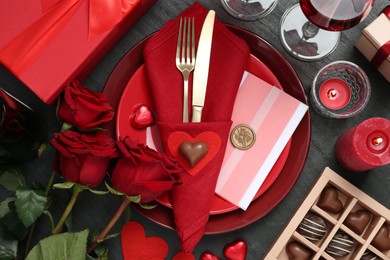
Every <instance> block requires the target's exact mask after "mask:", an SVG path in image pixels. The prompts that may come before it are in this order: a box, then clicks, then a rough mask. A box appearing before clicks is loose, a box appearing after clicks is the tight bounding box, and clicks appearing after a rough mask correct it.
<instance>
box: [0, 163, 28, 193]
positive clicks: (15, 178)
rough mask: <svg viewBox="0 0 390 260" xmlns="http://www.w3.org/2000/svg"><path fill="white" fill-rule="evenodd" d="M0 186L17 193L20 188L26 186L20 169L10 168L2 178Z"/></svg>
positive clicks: (16, 167)
mask: <svg viewBox="0 0 390 260" xmlns="http://www.w3.org/2000/svg"><path fill="white" fill-rule="evenodd" d="M0 184H1V186H3V187H4V188H5V189H7V190H9V191H16V189H17V188H18V187H19V186H22V185H24V178H23V176H22V174H21V169H20V167H18V166H12V167H8V168H7V169H6V170H5V171H4V173H3V174H2V175H1V176H0Z"/></svg>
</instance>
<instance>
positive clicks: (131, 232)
mask: <svg viewBox="0 0 390 260" xmlns="http://www.w3.org/2000/svg"><path fill="white" fill-rule="evenodd" d="M121 244H122V253H123V258H124V259H125V260H134V259H137V260H150V259H154V260H164V259H165V258H166V257H167V255H168V244H167V242H166V241H165V240H164V239H162V238H160V237H156V236H151V237H146V234H145V229H144V227H143V226H142V225H141V224H140V223H138V222H136V221H129V222H127V224H126V225H124V226H123V228H122V232H121Z"/></svg>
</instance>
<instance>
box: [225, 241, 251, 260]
mask: <svg viewBox="0 0 390 260" xmlns="http://www.w3.org/2000/svg"><path fill="white" fill-rule="evenodd" d="M247 251H248V246H247V244H246V242H245V241H244V240H237V241H235V242H233V243H230V244H227V245H226V246H225V247H224V249H223V254H224V255H225V257H226V258H227V259H229V260H245V259H246V253H247Z"/></svg>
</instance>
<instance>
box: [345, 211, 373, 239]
mask: <svg viewBox="0 0 390 260" xmlns="http://www.w3.org/2000/svg"><path fill="white" fill-rule="evenodd" d="M370 220H371V214H370V212H369V211H368V210H366V209H360V210H357V211H355V212H351V213H349V214H348V216H347V218H346V219H345V221H344V223H345V225H346V226H347V227H349V228H350V229H351V230H352V231H353V232H355V233H356V234H358V235H361V234H362V233H363V231H364V229H365V228H366V227H367V225H368V223H369V222H370Z"/></svg>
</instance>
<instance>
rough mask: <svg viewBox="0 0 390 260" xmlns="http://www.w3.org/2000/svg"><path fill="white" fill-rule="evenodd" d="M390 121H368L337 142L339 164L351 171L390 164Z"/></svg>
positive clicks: (349, 131) (336, 150) (378, 119)
mask: <svg viewBox="0 0 390 260" xmlns="http://www.w3.org/2000/svg"><path fill="white" fill-rule="evenodd" d="M389 142H390V120H388V119H385V118H380V117H374V118H370V119H367V120H365V121H363V122H362V123H360V124H359V125H357V126H356V127H354V128H352V129H350V130H348V131H346V132H345V133H344V134H342V135H341V136H340V137H339V139H338V140H337V143H336V147H335V152H336V158H337V160H338V161H339V163H340V164H341V165H342V166H343V167H344V168H346V169H348V170H351V171H357V172H360V171H367V170H370V169H374V168H376V167H379V166H382V165H385V164H389V163H390V145H389Z"/></svg>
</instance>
